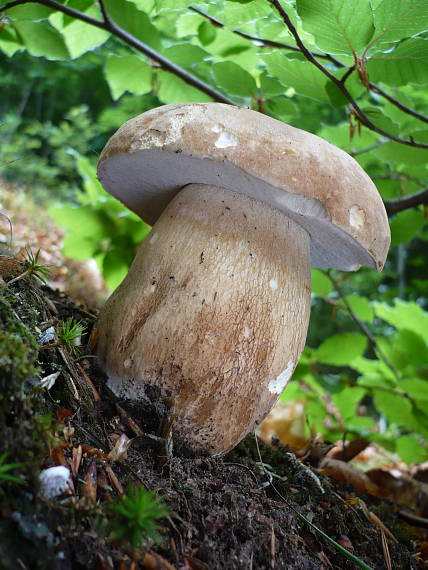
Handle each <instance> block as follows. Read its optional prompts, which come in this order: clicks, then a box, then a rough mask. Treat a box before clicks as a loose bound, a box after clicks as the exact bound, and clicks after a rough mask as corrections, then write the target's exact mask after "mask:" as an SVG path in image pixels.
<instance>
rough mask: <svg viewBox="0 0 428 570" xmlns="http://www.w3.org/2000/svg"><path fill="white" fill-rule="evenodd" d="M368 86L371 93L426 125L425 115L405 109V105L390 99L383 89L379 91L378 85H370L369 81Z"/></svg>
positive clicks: (427, 118)
mask: <svg viewBox="0 0 428 570" xmlns="http://www.w3.org/2000/svg"><path fill="white" fill-rule="evenodd" d="M369 86H370V89H371V90H372V91H374V92H375V93H377V94H378V95H381V96H382V97H385V99H387V100H388V101H389V102H390V103H392V104H393V105H395V106H396V107H398V108H399V109H401V110H402V111H403V112H404V113H407V114H408V115H412V116H413V117H416V118H417V119H419V120H420V121H423V122H424V123H428V117H427V116H426V115H423V114H422V113H418V111H415V110H414V109H411V108H410V107H407V105H404V104H403V103H401V101H398V99H394V97H391V95H389V94H388V93H387V92H386V91H383V89H381V88H380V87H379V86H378V85H376V83H372V82H371V81H370V82H369Z"/></svg>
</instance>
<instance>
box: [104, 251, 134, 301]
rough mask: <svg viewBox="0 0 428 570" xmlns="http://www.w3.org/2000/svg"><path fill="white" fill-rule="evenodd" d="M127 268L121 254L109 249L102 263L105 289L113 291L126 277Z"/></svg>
mask: <svg viewBox="0 0 428 570" xmlns="http://www.w3.org/2000/svg"><path fill="white" fill-rule="evenodd" d="M128 270H129V266H128V264H127V263H126V261H125V260H124V256H123V252H122V251H120V250H119V249H116V248H115V247H111V248H110V249H109V250H108V252H107V253H106V255H105V257H104V261H103V277H104V280H105V282H106V284H107V287H108V288H109V289H110V290H111V291H114V290H115V289H116V287H118V286H119V285H120V284H121V282H122V281H123V280H124V278H125V277H126V275H127V273H128Z"/></svg>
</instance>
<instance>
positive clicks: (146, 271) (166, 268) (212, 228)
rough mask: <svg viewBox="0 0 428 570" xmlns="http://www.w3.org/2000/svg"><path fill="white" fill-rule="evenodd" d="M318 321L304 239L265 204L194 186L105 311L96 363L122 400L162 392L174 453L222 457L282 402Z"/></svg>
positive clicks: (159, 225)
mask: <svg viewBox="0 0 428 570" xmlns="http://www.w3.org/2000/svg"><path fill="white" fill-rule="evenodd" d="M309 313H310V252H309V236H308V234H307V232H306V231H305V230H304V229H302V228H301V227H300V226H299V225H297V224H296V223H295V222H293V221H292V220H290V219H289V218H287V217H286V216H285V215H284V214H283V213H281V212H279V211H277V210H274V209H272V208H271V207H270V206H268V205H266V204H264V203H262V202H259V201H256V200H253V199H252V198H249V197H247V196H243V195H242V194H236V193H233V192H230V191H228V190H224V189H222V188H217V187H214V186H206V185H198V184H191V185H189V186H186V187H185V188H184V189H183V190H182V191H181V192H180V193H179V194H178V195H177V196H176V197H175V198H174V199H173V200H172V202H171V203H170V204H169V206H168V207H167V208H166V210H165V211H164V212H163V214H162V215H161V217H160V218H159V220H158V221H157V222H156V224H155V225H154V226H153V229H152V232H151V233H150V234H149V236H148V237H147V238H146V239H145V241H144V242H143V244H142V245H141V247H140V249H139V251H138V254H137V256H136V258H135V260H134V262H133V264H132V267H131V269H130V271H129V273H128V275H127V277H126V278H125V280H124V281H123V282H122V284H121V285H120V287H119V288H118V289H117V290H116V291H115V292H114V293H113V295H112V296H111V297H110V299H109V300H108V301H107V303H106V304H105V306H104V308H103V310H102V311H101V314H100V318H99V322H98V326H97V335H98V340H97V355H98V358H99V362H100V365H101V367H102V368H103V369H104V371H105V372H106V374H107V376H108V384H109V386H110V387H111V389H112V390H113V391H114V392H115V393H116V394H117V395H118V396H120V397H123V398H127V399H132V400H137V401H138V400H144V398H145V387H147V386H156V387H157V388H159V390H160V394H161V395H162V396H161V397H162V398H163V400H164V401H165V402H168V405H169V408H170V414H171V421H172V436H173V440H174V442H175V443H176V444H179V446H180V447H182V448H184V449H187V450H190V451H191V452H193V453H200V454H210V455H221V454H223V453H225V452H227V451H228V450H230V449H231V448H232V447H234V446H235V445H236V444H237V443H238V442H239V441H240V440H241V439H242V438H243V437H244V436H245V435H246V434H247V433H248V432H249V431H251V430H252V429H254V427H255V426H256V425H257V424H258V423H259V422H260V421H261V420H262V419H263V418H264V417H265V416H266V415H267V414H268V412H269V411H270V409H271V408H272V406H273V405H274V403H275V402H276V401H277V399H278V398H279V395H280V394H281V392H282V390H283V389H284V387H285V386H286V384H287V382H288V380H289V379H290V377H291V375H292V373H293V371H294V368H295V366H296V364H297V362H298V360H299V357H300V354H301V352H302V350H303V347H304V345H305V340H306V331H307V327H308V321H309Z"/></svg>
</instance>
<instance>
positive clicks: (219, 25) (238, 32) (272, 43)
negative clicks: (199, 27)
mask: <svg viewBox="0 0 428 570" xmlns="http://www.w3.org/2000/svg"><path fill="white" fill-rule="evenodd" d="M188 9H189V10H192V12H195V13H196V14H199V15H200V16H202V17H203V18H205V19H206V20H208V21H209V22H211V24H212V25H213V26H214V27H216V28H224V27H225V26H224V23H223V22H220V20H218V19H217V18H215V17H214V16H211V15H210V14H207V12H204V11H203V10H201V9H200V8H197V7H196V6H188ZM232 32H233V33H234V34H236V35H237V36H240V37H241V38H245V39H246V40H251V41H252V42H258V43H260V44H261V45H262V47H276V48H280V49H289V50H290V51H295V52H298V53H300V52H301V50H300V48H298V47H296V46H291V45H289V44H284V43H282V42H276V41H274V40H268V39H267V38H260V37H258V36H252V35H251V34H247V33H246V32H241V30H232ZM312 55H313V56H314V57H319V58H320V59H328V60H329V61H331V62H332V63H334V65H336V66H337V67H345V64H343V63H342V62H341V61H339V60H338V59H336V58H335V57H333V56H332V55H330V54H329V53H314V54H312Z"/></svg>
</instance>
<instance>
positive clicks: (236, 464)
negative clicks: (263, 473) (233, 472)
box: [223, 461, 259, 485]
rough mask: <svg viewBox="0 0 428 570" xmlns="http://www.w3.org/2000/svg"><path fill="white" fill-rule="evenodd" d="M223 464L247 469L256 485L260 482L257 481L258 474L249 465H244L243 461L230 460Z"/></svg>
mask: <svg viewBox="0 0 428 570" xmlns="http://www.w3.org/2000/svg"><path fill="white" fill-rule="evenodd" d="M223 465H231V466H234V467H241V468H242V469H245V470H246V471H248V473H249V474H250V475H251V477H252V479H253V481H254V482H255V483H256V485H258V484H259V482H258V481H257V477H256V475H255V474H254V473H253V472H252V471H251V469H250V468H249V467H248V466H247V465H243V464H242V463H233V462H229V461H228V462H225V463H223Z"/></svg>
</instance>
